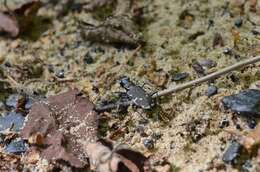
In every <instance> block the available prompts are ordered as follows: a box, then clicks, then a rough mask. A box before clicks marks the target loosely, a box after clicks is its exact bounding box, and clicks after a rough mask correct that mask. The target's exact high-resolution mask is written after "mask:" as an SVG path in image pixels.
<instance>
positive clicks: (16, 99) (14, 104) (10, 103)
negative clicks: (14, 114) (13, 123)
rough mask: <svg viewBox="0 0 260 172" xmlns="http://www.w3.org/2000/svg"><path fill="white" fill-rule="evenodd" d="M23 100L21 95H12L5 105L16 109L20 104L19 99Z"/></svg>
mask: <svg viewBox="0 0 260 172" xmlns="http://www.w3.org/2000/svg"><path fill="white" fill-rule="evenodd" d="M21 98H22V96H21V95H19V94H11V95H10V96H9V97H8V98H7V100H6V102H5V104H6V106H8V107H10V108H16V107H17V105H18V103H19V99H21Z"/></svg>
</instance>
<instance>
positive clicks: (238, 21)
mask: <svg viewBox="0 0 260 172" xmlns="http://www.w3.org/2000/svg"><path fill="white" fill-rule="evenodd" d="M242 24H243V20H242V19H241V18H238V19H236V20H235V23H234V25H235V26H236V27H241V26H242Z"/></svg>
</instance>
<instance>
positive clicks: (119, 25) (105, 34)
mask: <svg viewBox="0 0 260 172" xmlns="http://www.w3.org/2000/svg"><path fill="white" fill-rule="evenodd" d="M82 27H83V32H82V34H83V36H84V37H85V39H86V40H88V41H93V42H101V43H106V44H124V45H128V46H130V47H137V46H138V45H139V44H141V43H142V41H141V36H140V33H139V32H138V30H137V28H136V25H135V24H134V22H133V21H132V19H131V18H130V17H128V16H126V15H125V16H123V15H122V16H115V17H109V18H108V19H107V20H106V21H105V22H103V23H102V24H100V25H98V26H94V25H90V24H88V25H84V26H83V25H82Z"/></svg>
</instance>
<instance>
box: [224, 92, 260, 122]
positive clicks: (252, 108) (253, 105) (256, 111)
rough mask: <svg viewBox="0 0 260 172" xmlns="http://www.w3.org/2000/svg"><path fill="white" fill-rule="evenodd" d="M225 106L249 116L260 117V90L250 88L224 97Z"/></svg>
mask: <svg viewBox="0 0 260 172" xmlns="http://www.w3.org/2000/svg"><path fill="white" fill-rule="evenodd" d="M222 103H223V105H224V107H225V108H228V109H231V111H233V112H235V113H237V114H240V115H245V116H248V117H258V118H259V117H260V90H254V89H249V90H245V91H242V92H240V93H239V94H234V95H231V96H226V97H224V98H223V99H222Z"/></svg>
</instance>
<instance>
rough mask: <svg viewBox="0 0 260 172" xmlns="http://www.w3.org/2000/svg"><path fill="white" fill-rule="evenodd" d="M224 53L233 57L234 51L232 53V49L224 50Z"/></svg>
mask: <svg viewBox="0 0 260 172" xmlns="http://www.w3.org/2000/svg"><path fill="white" fill-rule="evenodd" d="M223 53H224V54H227V55H231V54H232V51H231V49H230V48H227V47H226V48H224V50H223Z"/></svg>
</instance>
